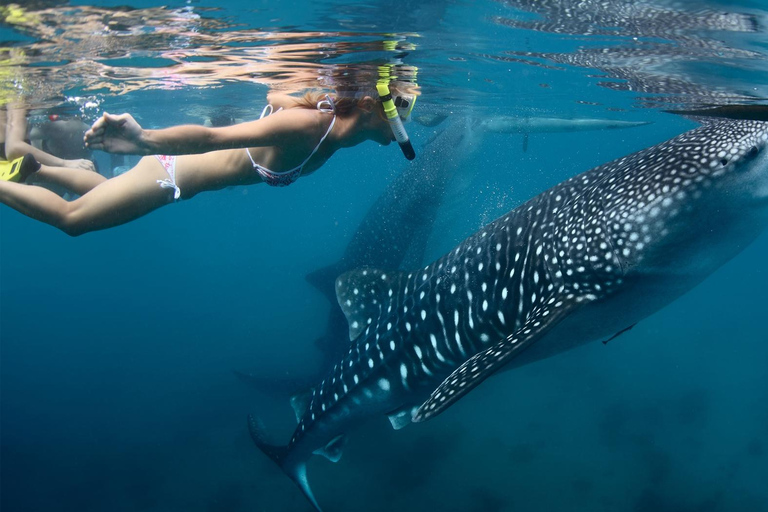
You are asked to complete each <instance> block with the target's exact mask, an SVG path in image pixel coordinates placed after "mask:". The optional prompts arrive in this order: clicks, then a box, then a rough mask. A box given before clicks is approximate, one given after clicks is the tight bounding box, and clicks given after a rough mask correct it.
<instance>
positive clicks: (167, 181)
mask: <svg viewBox="0 0 768 512" xmlns="http://www.w3.org/2000/svg"><path fill="white" fill-rule="evenodd" d="M157 182H158V183H159V184H160V188H172V189H173V190H174V193H173V200H174V201H178V200H179V198H181V189H180V188H179V187H178V185H176V184H175V183H174V182H172V181H171V180H170V179H169V178H165V179H164V180H157Z"/></svg>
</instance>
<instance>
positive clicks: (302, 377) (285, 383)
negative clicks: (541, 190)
mask: <svg viewBox="0 0 768 512" xmlns="http://www.w3.org/2000/svg"><path fill="white" fill-rule="evenodd" d="M415 120H416V122H417V123H419V124H421V125H422V126H427V127H438V126H439V128H437V129H438V131H437V132H436V133H435V134H434V136H432V137H431V138H430V139H429V140H428V141H427V142H426V143H425V144H424V148H423V150H422V151H421V155H420V157H419V158H418V159H417V160H416V161H414V162H409V163H408V164H407V165H406V166H405V167H404V168H403V169H402V170H401V171H400V172H399V173H398V174H397V175H396V176H395V178H394V179H393V180H392V181H391V182H390V183H389V184H388V185H387V187H386V188H385V190H384V191H383V192H382V193H381V195H380V196H379V197H378V198H377V199H376V201H375V202H374V204H373V205H372V206H371V207H370V208H369V209H368V211H367V212H366V214H365V216H364V217H363V219H362V220H361V222H360V224H359V226H358V227H357V229H356V230H355V232H354V234H353V235H352V237H351V239H350V241H349V243H348V244H347V246H346V248H345V250H344V253H343V254H342V256H341V258H339V260H338V261H336V262H334V263H333V264H331V265H327V266H324V267H322V268H319V269H317V270H315V271H313V272H311V273H309V274H308V275H307V276H306V280H307V281H308V282H309V283H310V284H311V285H312V286H314V287H315V289H317V290H318V291H319V292H320V293H321V294H322V295H323V296H324V297H326V298H327V300H328V302H329V303H331V304H332V305H333V306H336V290H335V286H334V282H335V280H336V277H338V276H339V275H341V274H342V273H344V272H346V271H348V270H353V269H355V268H358V267H362V266H374V267H379V268H387V269H395V270H400V269H407V268H415V267H416V266H418V265H420V264H421V263H422V260H423V257H424V253H425V251H426V247H427V245H428V240H429V237H430V235H431V233H432V229H433V227H434V224H435V220H436V218H437V216H438V212H439V210H440V207H441V206H442V203H443V199H444V198H445V196H446V194H447V192H448V191H449V190H455V189H456V187H457V185H456V180H457V173H458V172H460V171H461V170H463V169H464V168H465V166H466V164H467V162H469V161H471V159H472V158H473V156H474V155H475V153H476V151H477V149H478V148H479V147H480V141H481V140H482V138H483V136H484V135H485V134H486V133H517V134H524V135H525V136H526V137H527V135H528V133H529V132H530V133H544V132H547V133H552V132H574V131H587V130H610V129H623V128H633V127H637V126H643V125H646V124H650V122H648V121H621V120H616V119H593V118H557V117H525V116H522V117H521V116H506V115H496V116H489V117H484V118H477V117H474V116H462V115H448V114H446V113H443V112H439V113H422V114H420V115H419V116H417V117H416V119H415ZM523 149H524V150H525V149H527V140H524V142H523ZM415 183H418V186H414V184H415ZM346 332H347V320H346V317H345V316H344V314H343V312H342V311H341V309H339V308H337V307H332V308H331V309H330V311H329V313H328V320H327V322H326V328H325V331H324V332H323V333H322V334H321V335H320V336H318V338H317V339H316V340H315V346H316V347H317V348H318V355H319V357H318V358H317V359H318V360H317V362H316V364H315V368H316V369H317V371H305V372H302V373H294V372H289V373H287V374H282V375H278V376H276V375H271V374H266V375H265V374H263V373H262V372H259V371H239V370H235V371H234V374H235V376H236V377H237V378H239V379H240V380H241V381H243V382H245V383H246V384H248V385H249V386H250V387H252V388H254V389H256V390H259V391H265V392H269V393H272V394H273V395H274V394H282V395H285V396H288V395H292V394H294V393H297V392H299V391H302V390H304V389H307V388H308V387H310V386H311V385H312V384H314V383H315V382H316V381H317V380H318V379H320V378H322V377H323V376H324V374H325V372H326V371H327V370H328V369H330V368H332V367H333V365H334V364H335V363H336V361H337V360H338V359H339V358H340V357H343V355H344V354H345V353H346V351H347V350H348V348H349V344H348V343H346V342H344V338H343V336H345V335H346Z"/></svg>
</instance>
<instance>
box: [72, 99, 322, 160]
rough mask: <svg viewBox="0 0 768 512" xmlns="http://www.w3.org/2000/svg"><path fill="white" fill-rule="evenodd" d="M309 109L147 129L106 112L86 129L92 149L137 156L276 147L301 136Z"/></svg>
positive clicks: (89, 145)
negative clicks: (224, 123) (214, 124)
mask: <svg viewBox="0 0 768 512" xmlns="http://www.w3.org/2000/svg"><path fill="white" fill-rule="evenodd" d="M308 112H309V111H307V110H303V109H295V111H281V112H278V113H275V114H273V115H271V116H268V117H266V118H264V119H259V120H258V121H251V122H247V123H240V124H236V125H232V126H224V127H219V128H211V127H207V126H200V125H179V126H173V127H170V128H163V129H160V130H145V129H144V128H142V127H141V125H139V123H138V122H136V120H135V119H134V118H133V116H131V115H130V114H120V115H114V114H108V113H104V115H103V116H101V117H100V118H99V119H98V120H97V121H96V122H95V123H93V126H92V127H91V129H90V130H88V131H87V132H85V144H86V146H88V147H89V148H91V149H100V150H102V151H107V152H110V153H123V154H134V155H156V154H164V155H187V154H197V153H206V152H208V151H214V150H218V149H232V148H243V147H255V146H274V145H282V144H285V143H286V142H287V143H290V142H291V140H290V139H291V138H294V137H295V138H296V139H298V138H300V137H301V136H303V135H304V133H303V132H304V131H306V126H307V123H308V122H309V121H310V118H309V117H308V116H307V113H308Z"/></svg>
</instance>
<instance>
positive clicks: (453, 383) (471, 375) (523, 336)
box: [413, 298, 583, 422]
mask: <svg viewBox="0 0 768 512" xmlns="http://www.w3.org/2000/svg"><path fill="white" fill-rule="evenodd" d="M580 299H581V300H583V298H580ZM581 300H579V301H578V302H581ZM553 304H554V305H555V306H556V305H557V304H559V307H555V308H553V307H552V306H546V307H544V308H542V309H539V310H538V311H537V312H536V313H535V314H534V315H532V316H531V317H530V318H529V319H528V321H527V322H526V323H525V324H523V326H522V327H521V328H520V329H518V330H517V331H515V332H514V333H512V334H510V335H509V336H507V337H506V338H503V339H502V340H501V341H499V342H498V343H496V344H495V345H492V346H491V347H489V348H487V349H486V350H483V351H482V352H478V353H477V354H475V355H474V356H472V357H470V358H469V359H467V360H466V361H465V362H464V364H462V365H461V366H459V367H458V368H457V369H456V370H454V372H453V373H452V374H450V375H449V376H448V378H447V379H445V380H444V381H443V383H442V384H440V386H438V388H437V389H436V390H435V391H433V392H432V395H430V397H429V399H427V401H426V402H424V403H423V404H421V407H419V409H418V410H417V411H416V412H415V413H414V415H413V421H414V422H421V421H426V420H428V419H431V418H434V417H435V416H437V415H438V414H440V413H441V412H443V411H444V410H446V409H447V408H448V407H450V406H451V405H453V404H454V403H456V402H457V401H459V399H461V398H462V397H463V396H464V395H466V394H467V393H469V392H470V391H472V390H473V389H474V388H475V387H477V386H478V385H479V384H480V383H481V382H483V381H484V380H485V379H487V378H488V377H490V376H491V375H493V373H494V372H496V371H497V370H498V369H500V368H501V367H502V366H504V365H505V364H507V363H508V362H509V361H510V360H511V359H513V358H514V357H515V356H517V355H518V354H519V353H520V352H522V351H523V350H525V349H526V348H528V347H530V346H531V345H533V344H534V343H535V342H536V341H537V340H539V339H541V338H542V337H543V336H544V335H545V334H546V333H547V332H549V331H550V330H551V329H552V328H553V327H554V326H555V325H557V324H558V323H559V322H560V321H561V320H562V319H563V318H565V317H566V316H568V315H569V314H570V313H572V312H573V308H574V306H575V305H576V302H573V303H568V302H565V301H556V302H554V303H553Z"/></svg>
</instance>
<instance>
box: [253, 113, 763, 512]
mask: <svg viewBox="0 0 768 512" xmlns="http://www.w3.org/2000/svg"><path fill="white" fill-rule="evenodd" d="M767 223H768V123H765V122H760V121H747V120H738V121H734V120H714V121H709V122H706V123H705V124H704V125H703V126H701V127H699V128H697V129H695V130H691V131H689V132H686V133H684V134H682V135H679V136H677V137H675V138H673V139H671V140H668V141H666V142H663V143H661V144H658V145H656V146H653V147H650V148H648V149H645V150H642V151H639V152H637V153H634V154H631V155H628V156H626V157H624V158H620V159H618V160H615V161H613V162H610V163H607V164H604V165H601V166H599V167H596V168H594V169H592V170H589V171H587V172H585V173H583V174H580V175H577V176H575V177H573V178H571V179H569V180H566V181H565V182H563V183H561V184H559V185H557V186H555V187H553V188H551V189H549V190H547V191H545V192H543V193H541V194H539V195H538V196H536V197H534V198H532V199H530V200H529V201H528V202H526V203H524V204H523V205H521V206H519V207H518V208H516V209H514V210H512V211H511V212H509V213H507V214H506V215H504V216H503V217H501V218H499V219H497V220H496V221H494V222H492V223H491V224H489V225H487V226H486V227H484V228H482V229H481V230H480V231H478V232H477V233H475V234H474V235H472V236H470V237H469V238H467V239H466V240H465V241H464V242H462V243H461V244H459V245H458V246H457V247H456V248H455V249H454V250H452V251H451V252H449V253H448V254H446V255H445V256H443V257H442V258H440V259H438V260H437V261H435V262H434V263H431V264H429V265H427V266H425V267H422V268H420V269H419V270H416V271H413V272H399V271H384V270H378V269H374V268H364V269H358V270H353V271H350V272H347V273H345V274H343V275H342V276H340V277H339V278H338V279H337V281H336V294H337V297H338V302H339V304H340V306H341V308H342V310H343V311H344V313H345V315H346V316H347V319H348V321H349V338H350V339H351V340H352V342H351V345H350V347H349V348H348V350H347V352H346V354H345V355H344V356H343V357H341V358H339V360H338V361H337V363H336V364H335V365H334V367H333V368H332V369H331V370H330V371H329V373H328V374H327V375H326V376H325V378H324V379H322V380H321V381H320V382H318V383H317V384H316V385H315V386H314V387H313V388H312V389H311V391H310V392H308V393H307V394H305V395H303V396H297V397H295V398H294V399H293V401H292V405H293V406H294V409H295V411H296V416H297V419H298V426H297V428H296V430H295V431H294V433H293V435H292V437H291V439H290V441H289V443H288V444H287V445H285V446H276V445H273V444H270V443H269V442H267V441H266V438H265V436H264V428H263V426H262V425H261V424H260V422H259V421H258V420H257V419H255V418H254V417H250V423H249V427H250V431H251V436H252V438H253V440H254V442H255V443H256V445H257V446H258V447H259V448H260V449H261V450H262V451H263V452H264V453H266V454H267V455H268V456H269V457H270V458H272V460H273V461H275V463H277V464H278V465H279V466H280V468H281V469H282V470H283V471H284V472H285V473H286V474H287V475H288V476H289V477H290V478H292V479H293V480H294V481H295V482H296V483H297V484H298V485H299V487H300V488H301V489H302V491H303V492H304V494H305V495H306V496H307V498H308V499H309V500H310V502H311V503H312V504H313V505H314V507H315V508H316V509H318V510H320V507H319V505H318V504H317V502H316V500H315V498H314V496H313V495H312V492H311V490H310V487H309V483H308V481H307V476H306V462H307V460H308V459H309V458H310V457H311V456H312V454H321V455H324V456H326V457H327V458H329V459H330V460H333V461H336V460H338V459H339V457H340V456H341V449H342V448H343V445H344V440H345V433H346V431H347V430H349V429H350V428H352V427H353V426H354V425H355V424H356V423H358V422H360V421H362V420H364V419H366V418H369V417H371V416H374V415H379V414H386V415H388V416H389V418H390V421H391V422H392V425H393V427H395V428H401V427H403V426H405V425H407V424H408V423H410V422H411V421H424V420H427V419H430V418H432V417H434V416H436V415H438V414H440V413H441V412H442V411H444V410H445V409H446V408H448V407H450V406H451V405H452V404H454V403H455V402H456V401H457V400H459V399H460V398H462V397H463V396H465V395H466V394H467V393H468V392H469V391H471V390H472V389H474V388H475V387H477V385H478V384H480V383H481V382H483V381H484V380H485V379H486V378H488V377H489V376H491V375H493V374H494V373H495V372H496V371H498V370H500V369H501V368H505V369H509V368H511V367H516V366H520V365H523V364H526V363H529V362H531V361H534V360H538V359H543V358H547V357H550V356H552V355H555V354H557V353H560V352H563V351H565V350H569V349H571V348H574V347H576V346H579V345H582V344H584V343H587V342H590V341H598V340H605V339H608V338H610V337H611V335H613V334H616V333H619V332H621V331H624V330H626V329H627V328H629V327H630V326H632V325H634V324H635V323H637V322H638V321H639V320H641V319H643V318H645V317H647V316H648V315H650V314H651V313H653V312H655V311H657V310H658V309H660V308H662V307H664V306H665V305H667V304H669V303H670V302H671V301H673V300H674V299H676V298H677V297H679V296H680V295H682V294H684V293H685V292H687V291H688V290H690V289H691V288H693V287H694V286H696V285H697V284H698V283H699V282H701V281H702V280H703V279H705V278H706V277H707V276H709V275H710V274H711V273H712V272H714V271H715V270H716V269H717V268H718V267H720V266H721V265H722V264H723V263H725V262H726V261H728V260H729V259H731V258H732V257H733V256H735V255H736V254H738V253H739V252H740V251H741V250H742V249H743V248H744V247H745V246H746V245H747V244H748V243H749V242H751V241H752V240H753V239H754V238H756V237H757V235H758V234H759V233H760V232H762V230H763V229H764V227H765V225H766V224H767Z"/></svg>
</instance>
